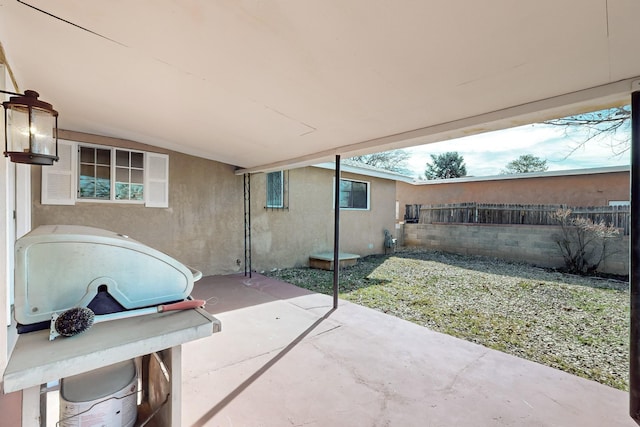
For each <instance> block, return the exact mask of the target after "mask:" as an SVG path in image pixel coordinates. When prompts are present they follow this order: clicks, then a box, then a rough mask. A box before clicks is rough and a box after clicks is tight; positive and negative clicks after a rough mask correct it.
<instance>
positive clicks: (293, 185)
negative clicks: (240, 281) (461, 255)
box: [31, 131, 396, 275]
mask: <svg viewBox="0 0 640 427" xmlns="http://www.w3.org/2000/svg"><path fill="white" fill-rule="evenodd" d="M60 136H61V138H63V139H68V140H73V141H79V142H89V143H92V144H100V145H107V146H116V147H122V148H130V149H139V150H144V151H151V152H159V153H165V154H168V155H169V208H166V209H164V208H147V207H144V206H143V205H131V204H111V203H96V202H84V201H82V202H76V204H75V205H74V206H55V205H43V204H41V203H40V187H41V169H40V168H32V169H31V170H32V192H33V198H32V226H33V227H34V228H35V227H37V226H39V225H45V224H76V225H85V226H92V227H100V228H104V229H107V230H112V231H116V232H119V233H123V234H127V235H129V236H131V237H132V238H134V239H135V240H138V241H140V242H142V243H145V244H147V245H149V246H151V247H153V248H155V249H158V250H160V251H162V252H164V253H166V254H168V255H170V256H172V257H174V258H175V259H177V260H179V261H180V262H182V263H184V264H187V265H189V266H191V267H193V268H196V269H198V270H200V271H202V272H203V274H205V275H211V274H229V273H234V272H241V271H244V203H243V200H244V184H243V177H242V176H237V175H235V167H234V166H231V165H227V164H224V163H220V162H215V161H211V160H206V159H202V158H198V157H194V156H189V155H186V154H181V153H177V152H173V151H167V150H163V149H159V148H157V147H151V146H147V145H143V144H138V143H135V142H132V141H126V140H120V139H113V138H106V137H100V136H95V135H88V134H81V133H76V132H69V131H66V132H61V135H60ZM333 176H334V171H332V170H327V169H322V168H317V167H305V168H300V169H294V170H290V171H289V177H288V181H289V208H288V209H285V210H272V209H265V205H266V183H265V177H266V174H262V173H260V174H254V175H252V176H251V228H252V232H251V243H252V259H251V261H252V268H253V269H254V270H257V271H261V270H266V269H271V268H284V267H292V266H303V265H308V261H309V255H311V254H313V253H316V252H326V251H333V218H334V210H333V188H334V180H333ZM342 176H343V178H352V179H356V180H361V181H367V182H369V183H370V207H371V209H370V210H366V211H359V210H358V211H356V210H342V211H341V227H340V240H341V248H340V250H341V251H343V252H350V253H356V254H358V255H361V256H364V255H369V254H373V253H383V252H384V247H383V242H384V233H383V229H384V228H387V229H388V230H390V231H391V232H392V233H394V231H395V230H394V226H395V204H394V201H395V200H396V196H395V192H396V186H395V181H393V180H388V179H381V178H373V177H368V176H363V175H356V174H350V173H343V175H342Z"/></svg>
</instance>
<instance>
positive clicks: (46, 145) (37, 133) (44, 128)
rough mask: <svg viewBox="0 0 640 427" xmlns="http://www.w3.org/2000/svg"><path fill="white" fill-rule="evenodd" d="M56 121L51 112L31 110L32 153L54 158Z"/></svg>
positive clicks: (37, 109)
mask: <svg viewBox="0 0 640 427" xmlns="http://www.w3.org/2000/svg"><path fill="white" fill-rule="evenodd" d="M55 127H56V119H55V116H53V115H52V114H51V112H49V111H46V110H41V109H39V108H33V109H32V112H31V134H32V136H33V145H32V147H31V149H32V150H33V151H32V152H33V153H37V154H45V155H48V156H55V154H56V135H55Z"/></svg>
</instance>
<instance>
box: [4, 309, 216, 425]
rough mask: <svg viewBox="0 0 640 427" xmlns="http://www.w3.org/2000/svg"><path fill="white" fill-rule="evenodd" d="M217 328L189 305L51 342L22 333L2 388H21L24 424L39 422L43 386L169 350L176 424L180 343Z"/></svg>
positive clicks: (36, 334)
mask: <svg viewBox="0 0 640 427" xmlns="http://www.w3.org/2000/svg"><path fill="white" fill-rule="evenodd" d="M220 330H221V323H220V321H219V320H218V319H216V318H215V317H213V316H211V315H210V314H209V313H207V312H206V311H205V310H202V309H192V310H184V311H174V312H167V313H158V314H151V315H148V316H141V317H135V318H129V319H120V320H114V321H109V322H104V323H98V324H95V325H93V326H92V327H91V328H90V329H89V330H88V331H86V332H84V333H82V334H80V335H77V336H75V337H71V338H64V337H58V338H57V339H55V340H54V341H49V331H48V330H45V331H37V332H30V333H27V334H22V335H20V336H19V337H18V341H17V343H16V346H15V348H14V350H13V353H12V354H11V356H10V358H9V361H8V364H7V368H6V370H5V372H4V376H3V381H4V383H3V388H4V392H5V393H10V392H13V391H18V390H23V411H22V425H23V426H38V425H40V418H41V417H40V399H39V395H40V386H41V384H46V383H48V382H53V381H57V380H59V379H61V378H66V377H69V376H72V375H77V374H81V373H83V372H88V371H91V370H94V369H97V368H100V367H103V366H107V365H111V364H114V363H118V362H121V361H124V360H129V359H134V358H136V357H141V356H145V355H149V354H152V353H160V354H167V351H168V352H169V353H168V354H167V356H166V357H167V360H168V361H169V364H171V365H172V366H171V367H172V369H170V371H171V376H172V378H171V381H170V383H171V402H170V409H169V413H170V414H171V415H170V416H169V419H170V420H171V422H172V423H173V422H176V421H177V423H176V424H168V425H179V424H180V415H181V414H180V398H181V392H180V388H181V378H180V376H181V373H180V371H181V369H180V364H181V345H182V344H184V343H186V342H189V341H193V340H197V339H200V338H205V337H208V336H210V335H211V334H213V333H215V332H219V331H220ZM171 408H172V409H171Z"/></svg>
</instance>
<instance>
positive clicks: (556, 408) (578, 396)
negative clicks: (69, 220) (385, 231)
mask: <svg viewBox="0 0 640 427" xmlns="http://www.w3.org/2000/svg"><path fill="white" fill-rule="evenodd" d="M193 295H194V297H197V298H204V299H209V302H208V304H207V307H206V308H207V310H209V311H210V312H211V313H212V314H214V315H215V316H216V317H217V318H218V319H220V320H221V321H222V332H221V333H217V334H214V335H213V336H211V337H210V338H206V339H202V340H199V341H194V342H191V343H188V344H186V345H185V346H184V347H183V365H182V366H183V389H182V393H183V406H182V414H183V415H182V420H183V423H182V424H183V426H224V427H226V426H229V427H230V426H277V427H281V426H323V427H324V426H350V427H355V426H366V427H371V426H403V427H406V426H420V427H437V426H474V427H478V426H594V427H596V426H597V427H601V426H635V425H636V424H635V423H634V422H633V421H632V420H631V418H630V417H629V415H628V393H626V392H622V391H619V390H615V389H612V388H610V387H607V386H603V385H601V384H598V383H595V382H592V381H588V380H585V379H582V378H579V377H576V376H573V375H569V374H567V373H564V372H561V371H558V370H555V369H552V368H548V367H546V366H542V365H539V364H536V363H533V362H529V361H527V360H524V359H519V358H517V357H513V356H510V355H507V354H504V353H501V352H498V351H494V350H490V349H487V348H485V347H482V346H479V345H475V344H472V343H469V342H466V341H462V340H459V339H456V338H453V337H450V336H447V335H443V334H439V333H436V332H433V331H431V330H429V329H426V328H423V327H420V326H418V325H415V324H412V323H410V322H406V321H403V320H400V319H397V318H395V317H392V316H388V315H385V314H383V313H380V312H377V311H375V310H371V309H368V308H365V307H361V306H359V305H356V304H352V303H349V302H345V301H340V305H339V308H338V309H337V310H335V311H332V310H331V307H332V299H331V297H328V296H324V295H318V294H313V293H310V292H308V291H306V290H303V289H300V288H298V287H295V286H293V285H290V284H287V283H283V282H280V281H277V280H272V279H270V278H267V277H264V276H262V275H259V274H254V275H253V278H251V279H249V278H248V277H245V276H244V275H230V276H211V277H205V278H203V279H202V280H200V281H199V282H197V283H196V286H195V288H194V292H193Z"/></svg>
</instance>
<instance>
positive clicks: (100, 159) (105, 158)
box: [96, 149, 111, 165]
mask: <svg viewBox="0 0 640 427" xmlns="http://www.w3.org/2000/svg"><path fill="white" fill-rule="evenodd" d="M96 163H97V164H99V165H111V150H102V149H96Z"/></svg>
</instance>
